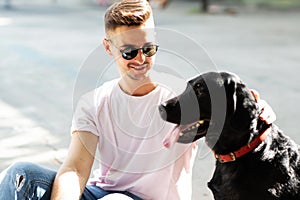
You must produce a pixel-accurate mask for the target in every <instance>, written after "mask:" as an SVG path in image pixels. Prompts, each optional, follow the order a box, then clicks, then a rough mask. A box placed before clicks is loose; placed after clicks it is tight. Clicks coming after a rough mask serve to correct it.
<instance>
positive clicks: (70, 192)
mask: <svg viewBox="0 0 300 200" xmlns="http://www.w3.org/2000/svg"><path fill="white" fill-rule="evenodd" d="M85 185H86V180H85V179H83V178H80V175H79V174H78V173H76V172H75V171H72V170H68V171H63V172H58V174H57V176H56V178H55V180H54V184H53V188H52V193H51V200H76V199H80V197H81V194H82V192H83V190H84V188H85Z"/></svg>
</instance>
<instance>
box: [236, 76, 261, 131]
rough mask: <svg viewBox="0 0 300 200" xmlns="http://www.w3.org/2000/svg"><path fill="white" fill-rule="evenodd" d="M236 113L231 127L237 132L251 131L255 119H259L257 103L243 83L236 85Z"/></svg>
mask: <svg viewBox="0 0 300 200" xmlns="http://www.w3.org/2000/svg"><path fill="white" fill-rule="evenodd" d="M233 98H234V102H235V106H234V113H233V116H232V118H231V127H232V128H234V129H235V130H239V131H244V130H250V128H251V126H252V123H253V119H255V118H256V117H257V103H256V101H255V99H254V96H253V95H252V94H251V92H250V90H249V89H248V88H247V87H246V86H245V84H243V83H242V82H238V83H236V89H235V97H233Z"/></svg>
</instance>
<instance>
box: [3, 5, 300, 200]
mask: <svg viewBox="0 0 300 200" xmlns="http://www.w3.org/2000/svg"><path fill="white" fill-rule="evenodd" d="M198 6H199V5H198V4H197V3H196V2H185V3H182V2H179V1H175V2H172V4H171V5H170V6H169V7H168V8H167V9H166V10H158V9H155V14H156V22H157V25H158V26H159V27H164V28H168V30H169V31H165V30H163V33H171V34H170V35H172V36H173V37H174V38H177V39H178V40H171V39H172V38H170V40H163V41H161V44H167V46H168V48H170V49H174V48H176V47H177V46H178V45H179V46H180V49H178V52H180V53H182V54H183V55H186V56H187V57H188V60H191V61H193V62H194V63H195V62H197V61H199V62H203V63H206V64H207V63H209V64H208V65H210V67H214V65H213V64H212V63H213V62H214V64H216V66H217V68H218V69H220V70H229V71H233V72H235V73H237V74H238V75H240V76H241V77H242V79H244V80H245V81H246V82H247V83H248V85H249V86H250V87H252V88H255V89H257V90H258V91H259V92H260V93H261V96H262V98H263V99H266V100H267V101H268V102H269V103H270V105H271V106H272V107H273V109H274V110H275V111H276V113H277V117H278V119H277V122H276V123H277V124H278V125H279V126H280V127H281V128H282V129H283V130H284V132H285V133H286V134H288V135H290V137H292V138H293V139H295V140H296V142H298V143H300V136H299V130H298V129H297V124H298V122H299V120H300V117H299V115H298V112H299V108H298V104H297V103H299V102H300V86H299V84H298V80H299V78H298V74H299V72H300V68H299V67H300V65H299V63H300V38H299V35H300V26H299V19H300V13H297V12H295V11H292V12H275V11H267V12H263V11H254V10H253V9H246V10H245V9H241V10H239V14H237V15H227V14H224V13H218V14H214V15H212V14H207V15H205V14H197V13H195V12H194V11H195V8H197V7H198ZM104 10H105V8H100V7H92V6H89V5H81V6H79V5H76V6H66V5H63V6H58V5H53V4H50V1H49V3H48V2H44V4H42V3H40V4H34V3H32V4H31V5H28V4H17V5H16V7H15V8H13V9H11V10H4V9H3V8H0V58H1V59H0V70H1V73H0V91H1V92H0V170H2V169H4V168H5V167H7V166H8V165H9V164H11V163H12V162H14V161H19V160H29V161H33V162H37V163H40V164H44V165H47V166H49V167H52V168H54V169H57V168H58V167H59V165H60V163H61V161H62V160H63V157H64V155H65V152H66V150H67V146H68V143H69V139H70V135H69V127H70V123H71V116H72V106H73V94H74V93H73V91H75V92H76V91H77V88H76V87H75V86H76V84H77V83H78V79H76V77H77V75H78V74H79V75H80V73H79V72H81V71H80V70H82V63H83V61H84V60H85V59H86V58H87V57H88V55H90V53H91V51H92V50H94V49H95V47H96V46H97V45H99V44H100V43H101V38H102V37H103V30H102V25H103V24H102V19H103V12H104ZM165 38H167V36H166V35H165V36H164V38H163V39H165ZM200 46H202V47H203V48H200ZM173 47H174V48H173ZM182 47H184V48H182ZM199 49H200V50H199ZM203 49H205V51H204V50H203ZM199 51H201V52H200V53H199ZM199 54H201V56H199ZM208 55H209V56H210V58H211V59H212V60H210V59H209V57H208ZM201 58H204V60H205V61H203V60H202V59H201ZM168 59H169V60H168ZM170 59H171V61H172V57H170V58H165V60H164V58H159V59H158V60H159V61H160V62H162V63H164V62H165V63H167V62H169V61H170ZM175 67H177V66H175ZM175 69H176V70H177V71H179V72H180V70H182V73H185V72H186V71H188V72H190V71H191V70H190V69H187V70H186V71H185V69H180V68H175ZM208 69H211V68H208ZM205 70H207V69H206V68H203V71H205ZM187 74H188V73H187ZM213 164H214V161H213V158H212V155H211V154H210V153H209V151H208V150H207V148H206V147H205V145H200V150H199V151H198V154H197V157H196V163H195V166H194V179H193V180H194V181H193V183H194V191H195V192H194V198H193V199H197V200H198V199H212V197H211V194H210V192H209V190H207V188H206V182H207V181H208V180H209V178H210V176H211V173H212V170H213Z"/></svg>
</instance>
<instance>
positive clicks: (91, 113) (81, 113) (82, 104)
mask: <svg viewBox="0 0 300 200" xmlns="http://www.w3.org/2000/svg"><path fill="white" fill-rule="evenodd" d="M95 113H96V106H95V104H94V96H93V93H88V94H86V95H84V96H82V97H81V98H80V99H79V101H78V103H77V105H76V109H75V112H74V114H73V119H72V126H71V134H72V133H74V132H75V131H88V132H91V133H93V134H95V135H97V136H99V133H98V130H97V126H96V122H95V119H96V114H95Z"/></svg>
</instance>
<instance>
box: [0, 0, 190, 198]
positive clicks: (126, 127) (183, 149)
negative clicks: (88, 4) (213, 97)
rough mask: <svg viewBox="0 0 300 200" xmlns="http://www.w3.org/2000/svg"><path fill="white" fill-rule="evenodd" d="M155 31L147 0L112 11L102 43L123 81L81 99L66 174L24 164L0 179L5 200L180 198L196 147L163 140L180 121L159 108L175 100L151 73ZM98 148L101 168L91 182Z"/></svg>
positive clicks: (128, 2)
mask: <svg viewBox="0 0 300 200" xmlns="http://www.w3.org/2000/svg"><path fill="white" fill-rule="evenodd" d="M153 28H154V20H153V16H152V11H151V7H150V5H149V3H148V2H147V1H146V0H123V1H121V2H118V3H115V4H114V5H112V6H111V7H110V8H108V10H107V12H106V14H105V32H106V38H104V39H103V46H104V48H105V50H106V52H107V53H108V54H109V55H110V56H112V57H113V58H114V60H115V63H116V65H117V67H118V71H119V73H120V78H119V79H115V80H112V81H109V82H106V83H104V84H103V85H102V86H100V87H99V88H96V89H95V90H94V91H91V92H89V93H87V94H86V95H84V96H83V97H82V98H81V99H80V100H79V102H78V104H77V108H76V110H75V113H74V116H73V122H72V128H71V132H72V139H71V143H70V146H69V152H68V155H67V157H66V159H65V161H64V163H63V164H62V166H61V167H60V169H59V171H58V172H57V173H56V172H53V171H51V170H48V169H45V168H42V167H40V166H37V165H34V164H31V163H17V164H15V165H13V166H11V167H10V168H8V170H7V172H6V176H5V177H4V179H3V181H2V183H1V181H0V191H1V194H0V200H2V199H13V198H15V199H24V198H33V197H36V198H37V199H38V198H41V197H43V199H50V196H51V199H52V200H68V199H70V200H74V199H89V200H92V199H95V200H96V199H101V198H103V197H105V196H106V195H108V194H112V193H122V194H123V195H126V196H128V197H131V198H132V199H154V200H164V199H165V200H176V199H180V195H179V192H178V190H177V187H176V183H177V181H178V179H179V177H180V174H181V171H182V170H183V169H184V168H185V167H186V168H187V167H188V165H189V159H190V155H191V151H192V146H191V145H185V144H175V145H174V146H173V147H172V148H170V149H167V148H164V147H163V144H162V141H163V139H164V137H165V136H166V135H167V133H169V132H170V131H171V130H172V129H174V125H172V124H169V123H167V122H165V121H163V120H162V119H161V118H160V116H159V113H158V109H157V105H159V104H160V103H161V102H163V101H165V100H167V99H169V98H171V96H172V91H169V90H168V89H166V88H165V87H163V86H162V85H160V84H158V83H155V82H153V81H152V80H151V77H150V75H149V71H150V70H151V68H152V66H153V63H154V60H155V53H156V52H157V50H158V48H159V47H158V45H157V44H156V42H155V37H154V36H155V34H154V31H153ZM103 64H106V63H103ZM97 150H98V152H99V155H100V158H99V160H100V167H99V169H98V170H97V171H96V173H95V176H94V177H93V178H92V179H91V180H90V181H88V179H89V176H90V172H91V168H92V165H93V162H94V160H95V152H96V151H97ZM87 183H88V184H87ZM106 197H107V196H106ZM106 197H105V198H106ZM182 198H184V199H188V198H189V197H182Z"/></svg>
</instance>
